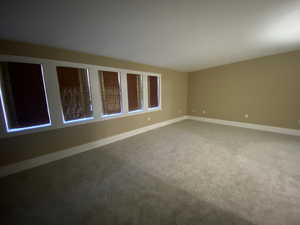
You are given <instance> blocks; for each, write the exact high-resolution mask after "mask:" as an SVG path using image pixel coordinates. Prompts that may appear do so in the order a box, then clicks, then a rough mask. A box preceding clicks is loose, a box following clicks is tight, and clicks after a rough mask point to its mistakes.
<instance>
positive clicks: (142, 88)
mask: <svg viewBox="0 0 300 225" xmlns="http://www.w3.org/2000/svg"><path fill="white" fill-rule="evenodd" d="M128 74H134V75H138V76H139V77H140V85H141V91H140V95H141V96H140V97H141V108H140V109H136V110H132V111H129V103H128V100H129V99H128V79H127V78H128V77H127V76H128ZM144 80H145V76H144V75H143V74H142V73H132V72H127V73H126V94H127V98H126V99H127V106H128V108H127V112H128V113H130V114H134V113H138V112H143V111H145V108H146V107H145V104H144V101H145V93H144Z"/></svg>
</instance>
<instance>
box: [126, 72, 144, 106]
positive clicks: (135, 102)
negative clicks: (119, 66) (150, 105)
mask: <svg viewBox="0 0 300 225" xmlns="http://www.w3.org/2000/svg"><path fill="white" fill-rule="evenodd" d="M127 93H128V110H129V111H134V110H139V109H141V108H142V79H141V75H138V74H127Z"/></svg>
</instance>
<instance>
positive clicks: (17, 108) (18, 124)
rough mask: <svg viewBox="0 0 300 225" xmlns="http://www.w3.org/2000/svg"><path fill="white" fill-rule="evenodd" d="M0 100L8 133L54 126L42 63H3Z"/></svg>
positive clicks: (0, 77) (1, 66)
mask: <svg viewBox="0 0 300 225" xmlns="http://www.w3.org/2000/svg"><path fill="white" fill-rule="evenodd" d="M0 69H1V73H0V75H1V76H0V80H1V101H2V108H3V113H4V118H5V124H6V129H7V132H13V131H20V130H26V129H31V128H36V127H43V126H49V125H50V124H51V122H50V117H49V113H48V103H47V97H46V92H45V85H44V77H43V69H42V66H41V65H40V64H30V63H16V62H1V63H0Z"/></svg>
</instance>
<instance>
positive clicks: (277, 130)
mask: <svg viewBox="0 0 300 225" xmlns="http://www.w3.org/2000/svg"><path fill="white" fill-rule="evenodd" d="M187 119H191V120H197V121H202V122H208V123H216V124H222V125H227V126H234V127H243V128H248V129H254V130H261V131H268V132H273V133H280V134H287V135H293V136H300V130H296V129H288V128H281V127H272V126H266V125H259V124H253V123H244V122H235V121H229V120H220V119H212V118H207V117H200V116H187Z"/></svg>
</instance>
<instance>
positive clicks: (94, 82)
mask: <svg viewBox="0 0 300 225" xmlns="http://www.w3.org/2000/svg"><path fill="white" fill-rule="evenodd" d="M88 70H89V77H90V85H91V95H92V105H93V117H94V118H95V119H98V118H100V117H101V115H102V112H103V110H102V99H101V90H100V81H99V75H98V71H97V70H96V69H95V68H89V69H88Z"/></svg>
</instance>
